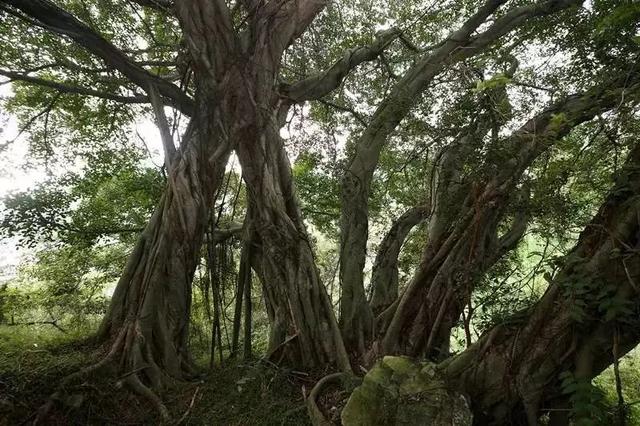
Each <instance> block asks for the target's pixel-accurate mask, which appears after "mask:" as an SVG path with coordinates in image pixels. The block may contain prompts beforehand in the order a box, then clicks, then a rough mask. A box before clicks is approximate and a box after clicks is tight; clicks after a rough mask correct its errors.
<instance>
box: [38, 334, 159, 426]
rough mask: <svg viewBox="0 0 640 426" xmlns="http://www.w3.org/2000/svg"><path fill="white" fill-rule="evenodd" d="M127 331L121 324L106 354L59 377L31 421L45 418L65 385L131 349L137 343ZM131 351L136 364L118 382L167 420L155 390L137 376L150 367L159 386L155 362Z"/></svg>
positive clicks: (101, 367)
mask: <svg viewBox="0 0 640 426" xmlns="http://www.w3.org/2000/svg"><path fill="white" fill-rule="evenodd" d="M128 332H133V333H135V330H134V328H133V324H131V325H129V326H123V327H122V330H121V331H120V333H119V334H118V336H117V337H116V339H115V341H114V342H113V344H112V345H111V349H110V350H109V353H107V354H106V355H105V356H104V357H103V358H102V359H101V360H100V361H98V362H97V363H95V364H92V365H90V366H88V367H85V368H83V369H82V370H80V371H77V372H75V373H72V374H70V375H68V376H67V377H65V378H64V379H62V381H61V382H60V384H59V385H58V387H57V389H56V391H55V392H54V393H53V394H51V396H50V397H49V399H48V400H47V402H46V403H44V404H43V405H42V406H41V407H40V408H39V409H38V412H37V415H36V418H35V420H34V423H33V424H38V423H41V422H43V421H44V420H45V419H46V417H47V416H48V415H49V413H50V412H51V409H52V408H53V407H54V405H55V402H56V401H59V400H61V399H62V398H63V397H64V395H65V394H66V388H67V387H68V386H70V385H72V384H73V383H77V382H80V381H82V380H85V379H86V378H88V377H89V376H90V375H92V374H95V373H97V372H98V371H100V370H102V369H103V368H105V367H107V366H108V365H110V364H112V363H114V361H115V358H116V357H117V355H122V353H123V352H129V351H131V349H130V348H129V346H130V345H131V344H132V343H133V344H137V343H138V342H135V343H134V341H133V339H132V338H131V337H129V338H127V336H131V335H130V334H129V333H128ZM131 353H132V355H133V357H134V361H135V362H134V364H135V366H136V367H135V368H134V369H133V370H132V371H131V372H129V373H126V374H125V375H124V376H121V377H120V378H119V379H120V380H122V382H124V383H126V384H127V385H129V386H130V388H131V389H132V390H133V391H134V392H136V393H138V394H139V395H141V396H143V397H145V398H147V399H148V400H149V401H150V402H151V403H152V404H153V406H154V407H155V408H156V410H157V411H158V413H159V414H160V417H161V418H162V421H163V422H165V423H166V422H168V421H169V420H170V416H169V410H168V409H167V407H166V406H165V405H164V403H163V402H162V400H161V399H160V397H159V396H158V395H156V393H155V392H153V391H152V390H151V388H149V387H148V386H146V385H145V384H144V383H142V381H141V380H140V376H139V374H140V372H142V371H143V370H151V374H150V380H151V382H152V385H153V386H159V384H160V381H161V379H160V375H161V373H160V369H159V368H158V366H157V365H156V364H155V363H153V361H151V362H150V363H145V361H144V360H143V359H141V357H140V356H139V355H140V354H141V350H140V349H139V348H138V349H136V350H133V352H131ZM145 374H146V373H145Z"/></svg>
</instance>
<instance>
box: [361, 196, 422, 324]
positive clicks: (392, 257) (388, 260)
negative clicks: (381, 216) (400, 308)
mask: <svg viewBox="0 0 640 426" xmlns="http://www.w3.org/2000/svg"><path fill="white" fill-rule="evenodd" d="M430 208H431V206H429V205H425V206H418V207H413V208H411V209H409V210H407V211H406V212H405V213H404V214H402V216H400V217H399V218H398V219H397V220H396V221H395V222H394V223H393V225H391V228H390V229H389V232H387V234H386V235H385V236H384V238H383V239H382V242H381V243H380V247H378V254H377V255H376V260H375V262H374V264H373V269H372V271H371V288H372V293H371V302H370V305H371V309H372V310H373V312H374V314H376V315H378V314H380V313H381V312H382V311H383V310H384V309H386V308H388V307H389V306H390V305H391V304H392V303H393V302H395V301H396V299H397V298H398V256H399V255H400V249H401V248H402V245H403V244H404V242H405V240H406V239H407V236H408V235H409V232H410V231H411V230H412V229H413V228H414V227H415V226H416V225H418V224H419V223H420V222H422V221H423V220H425V219H426V218H427V217H428V215H429V210H430Z"/></svg>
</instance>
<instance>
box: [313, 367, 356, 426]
mask: <svg viewBox="0 0 640 426" xmlns="http://www.w3.org/2000/svg"><path fill="white" fill-rule="evenodd" d="M352 376H353V375H352V374H351V373H333V374H329V375H328V376H324V377H323V378H322V379H320V380H319V381H318V383H316V384H315V386H314V387H313V389H311V392H310V393H309V397H308V398H307V401H306V402H307V411H308V412H309V417H310V418H311V423H312V424H313V426H331V425H333V423H332V422H331V421H330V420H328V419H327V418H326V417H325V416H324V413H323V412H322V410H321V409H320V407H319V406H318V396H319V395H320V393H321V392H322V390H323V388H324V387H325V386H327V385H328V384H330V383H335V382H337V381H340V380H342V379H343V378H347V377H352Z"/></svg>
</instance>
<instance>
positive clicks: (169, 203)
mask: <svg viewBox="0 0 640 426" xmlns="http://www.w3.org/2000/svg"><path fill="white" fill-rule="evenodd" d="M204 141H205V140H203V136H201V135H200V134H194V133H191V135H189V136H188V140H187V141H186V144H185V146H184V149H183V150H181V152H180V155H179V158H178V159H177V160H176V161H175V162H174V164H173V166H172V171H171V173H170V174H169V179H168V183H167V188H166V190H165V193H164V195H163V197H162V199H161V201H160V205H159V206H158V208H157V209H156V211H155V213H154V214H153V216H152V218H151V220H150V222H149V224H148V225H147V227H146V228H145V230H144V232H143V233H142V235H141V237H140V239H139V241H138V242H137V244H136V247H135V249H134V251H133V253H132V254H131V256H130V258H129V260H128V263H127V265H126V267H125V270H124V272H123V274H122V276H121V278H120V280H119V282H118V285H117V287H116V290H115V292H114V294H113V297H112V300H111V304H110V307H109V311H108V313H107V315H106V316H105V318H104V320H103V322H102V325H101V327H100V330H99V332H98V337H99V338H100V339H103V340H108V339H113V340H114V342H115V343H114V347H113V349H116V348H117V352H118V354H119V355H118V356H119V357H120V358H121V360H120V365H121V366H122V367H121V368H122V372H123V373H129V372H136V373H135V374H132V375H130V376H129V377H130V378H129V379H128V380H129V381H137V380H139V379H140V378H144V381H145V383H147V384H150V385H151V386H152V387H159V386H161V385H162V384H163V382H164V381H165V379H167V378H171V379H177V380H182V379H185V378H186V377H189V376H190V374H191V373H192V369H191V367H190V359H189V354H188V348H187V338H188V325H189V312H190V305H191V282H192V279H193V274H194V272H195V268H196V266H197V264H198V259H199V256H200V247H201V244H202V238H203V235H204V232H205V228H206V224H207V220H208V212H209V206H210V205H211V204H212V202H213V193H214V191H215V188H216V187H218V186H219V184H220V182H221V180H222V176H223V172H224V167H225V164H226V161H227V158H228V154H229V150H224V149H222V150H218V152H217V155H211V154H212V153H211V148H212V147H215V146H216V144H214V143H211V142H212V141H209V140H206V142H207V143H203V142H204ZM203 154H204V155H203ZM202 156H204V158H209V160H208V161H207V160H203V159H202Z"/></svg>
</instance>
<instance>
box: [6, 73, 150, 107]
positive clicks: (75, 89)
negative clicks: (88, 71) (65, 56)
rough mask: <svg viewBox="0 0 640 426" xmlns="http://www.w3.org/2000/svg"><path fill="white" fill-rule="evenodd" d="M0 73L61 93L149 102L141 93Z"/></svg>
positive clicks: (122, 100)
mask: <svg viewBox="0 0 640 426" xmlns="http://www.w3.org/2000/svg"><path fill="white" fill-rule="evenodd" d="M0 75H4V76H5V77H8V78H10V79H11V80H18V81H24V82H26V83H30V84H35V85H38V86H44V87H50V88H52V89H55V90H57V91H59V92H62V93H75V94H78V95H84V96H95V97H97V98H102V99H108V100H110V101H116V102H121V103H124V104H145V103H148V102H149V98H147V97H146V96H142V95H137V96H122V95H114V94H112V93H107V92H101V91H98V90H94V89H87V88H85V87H79V86H73V85H69V84H66V83H58V82H57V81H51V80H45V79H43V78H38V77H31V76H28V75H24V74H21V73H17V72H13V71H7V70H2V69H0Z"/></svg>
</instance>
